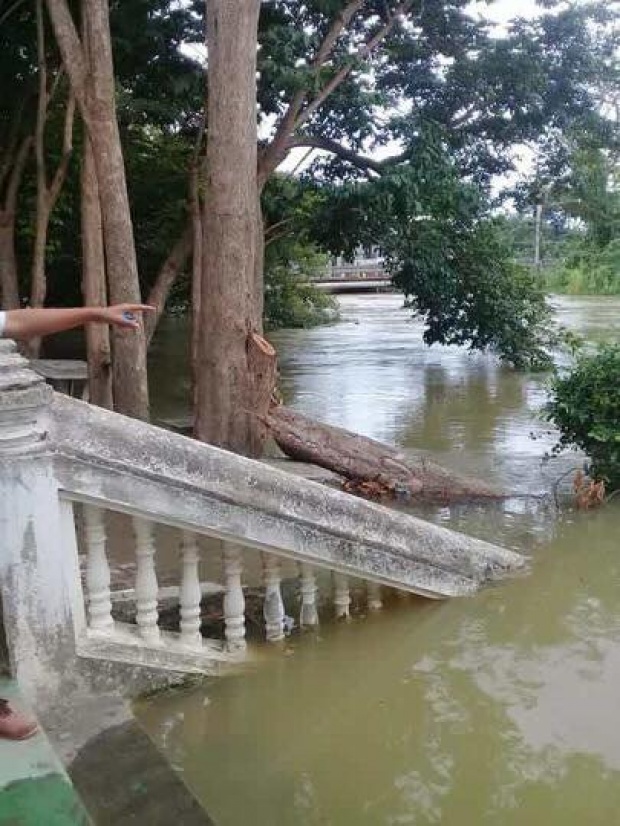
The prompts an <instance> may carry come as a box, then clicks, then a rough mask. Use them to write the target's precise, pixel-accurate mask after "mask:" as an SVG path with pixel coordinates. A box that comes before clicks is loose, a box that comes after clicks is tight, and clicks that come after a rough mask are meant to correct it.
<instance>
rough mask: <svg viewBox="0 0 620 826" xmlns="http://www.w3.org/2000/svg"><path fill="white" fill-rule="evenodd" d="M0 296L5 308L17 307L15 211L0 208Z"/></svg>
mask: <svg viewBox="0 0 620 826" xmlns="http://www.w3.org/2000/svg"><path fill="white" fill-rule="evenodd" d="M0 298H1V304H0V306H2V307H3V309H5V310H16V309H17V308H18V307H19V290H18V286H17V260H16V257H15V213H14V212H7V211H5V210H0Z"/></svg>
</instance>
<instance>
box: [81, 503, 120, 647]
mask: <svg viewBox="0 0 620 826" xmlns="http://www.w3.org/2000/svg"><path fill="white" fill-rule="evenodd" d="M84 534H85V539H86V551H87V558H86V591H87V594H88V620H89V626H90V628H92V629H93V630H95V631H106V630H109V629H111V628H112V626H113V624H114V623H113V620H112V602H111V600H110V566H109V565H108V558H107V556H106V535H105V523H104V521H103V511H102V510H101V509H100V508H96V507H93V506H92V505H86V506H85V507H84Z"/></svg>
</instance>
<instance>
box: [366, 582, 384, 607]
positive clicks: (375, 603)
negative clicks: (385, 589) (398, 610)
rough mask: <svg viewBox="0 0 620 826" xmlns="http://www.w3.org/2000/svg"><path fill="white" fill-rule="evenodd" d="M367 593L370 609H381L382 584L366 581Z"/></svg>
mask: <svg viewBox="0 0 620 826" xmlns="http://www.w3.org/2000/svg"><path fill="white" fill-rule="evenodd" d="M366 595H367V598H368V610H369V611H380V610H381V609H382V608H383V602H382V601H381V586H380V585H379V583H378V582H367V583H366Z"/></svg>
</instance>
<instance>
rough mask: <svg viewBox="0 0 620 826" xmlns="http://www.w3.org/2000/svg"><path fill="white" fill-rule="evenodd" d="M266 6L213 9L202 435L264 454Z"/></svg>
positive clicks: (245, 3) (214, 3) (254, 2)
mask: <svg viewBox="0 0 620 826" xmlns="http://www.w3.org/2000/svg"><path fill="white" fill-rule="evenodd" d="M259 9H260V0H237V2H234V3H231V2H229V0H209V2H208V3H207V48H208V54H209V73H208V118H207V121H208V124H209V129H208V135H207V182H206V193H205V204H206V207H205V215H204V226H203V239H204V250H203V271H202V289H201V313H200V329H199V331H198V346H197V351H198V352H197V362H198V363H197V386H196V402H197V409H196V416H195V433H196V436H197V437H198V438H199V439H202V440H203V441H207V442H211V443H212V444H216V445H220V446H222V447H226V448H229V449H231V450H234V451H236V452H238V453H244V454H246V455H259V454H260V452H261V449H262V432H261V428H260V426H259V423H258V422H257V419H256V417H255V416H253V415H252V413H253V412H254V408H253V405H254V403H255V399H256V397H257V396H256V379H255V376H254V375H253V374H252V368H253V364H252V363H251V362H252V360H251V359H250V358H249V357H248V354H249V352H250V349H251V348H250V341H251V336H252V334H253V333H256V332H260V328H261V318H260V307H258V306H257V301H256V293H257V286H256V272H257V269H256V256H257V249H258V235H259V226H258V213H257V203H258V184H257V174H256V166H257V151H256V142H257V133H256V115H257V113H256V42H257V28H258V14H259Z"/></svg>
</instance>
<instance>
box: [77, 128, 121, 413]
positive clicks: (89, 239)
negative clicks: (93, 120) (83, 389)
mask: <svg viewBox="0 0 620 826" xmlns="http://www.w3.org/2000/svg"><path fill="white" fill-rule="evenodd" d="M84 132H85V134H84V151H83V157H82V170H81V172H82V175H81V187H82V193H81V194H82V197H81V206H82V295H83V297H84V304H85V305H87V306H91V307H92V306H95V307H101V306H105V305H106V304H107V303H108V302H107V294H106V277H105V255H104V251H103V229H102V222H101V206H100V203H99V187H98V185H97V173H96V171H95V160H94V158H93V150H92V146H91V143H90V139H89V137H88V134H87V132H86V130H84ZM86 351H87V354H88V390H89V398H90V401H91V403H92V404H97V405H99V407H105V408H107V409H108V410H112V409H113V408H114V399H113V394H112V352H111V347H110V330H109V328H108V326H107V325H106V324H88V325H87V327H86Z"/></svg>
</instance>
